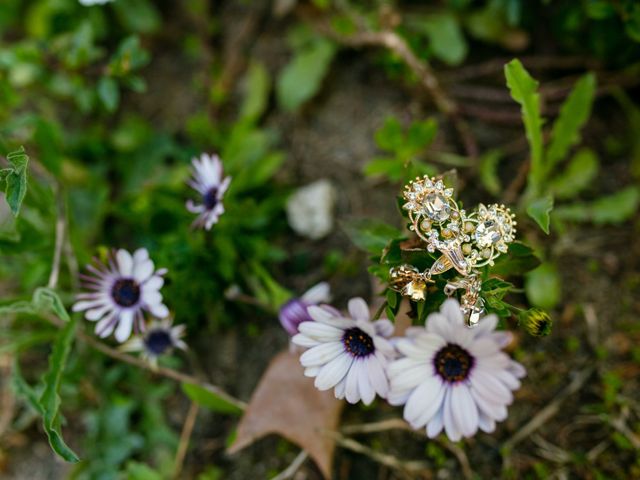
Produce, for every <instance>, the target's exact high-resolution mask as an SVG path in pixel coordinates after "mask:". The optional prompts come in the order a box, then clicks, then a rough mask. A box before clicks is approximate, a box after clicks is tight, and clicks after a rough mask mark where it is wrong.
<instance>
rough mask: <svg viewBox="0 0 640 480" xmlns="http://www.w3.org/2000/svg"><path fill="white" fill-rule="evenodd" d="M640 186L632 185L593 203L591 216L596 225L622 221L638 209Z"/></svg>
mask: <svg viewBox="0 0 640 480" xmlns="http://www.w3.org/2000/svg"><path fill="white" fill-rule="evenodd" d="M639 203H640V187H637V186H631V187H627V188H624V189H622V190H620V191H619V192H616V193H614V194H613V195H609V196H606V197H602V198H599V199H598V200H595V201H594V202H593V203H592V204H591V216H592V219H593V223H595V224H596V225H598V224H604V223H622V222H624V221H626V220H628V219H629V218H631V217H632V216H633V215H634V214H635V213H636V212H637V211H638V204H639Z"/></svg>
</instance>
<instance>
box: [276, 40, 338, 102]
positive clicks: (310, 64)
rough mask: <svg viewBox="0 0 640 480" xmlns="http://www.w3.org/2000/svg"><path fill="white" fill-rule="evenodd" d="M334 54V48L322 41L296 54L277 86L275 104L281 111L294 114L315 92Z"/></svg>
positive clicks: (326, 41)
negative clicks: (276, 103)
mask: <svg viewBox="0 0 640 480" xmlns="http://www.w3.org/2000/svg"><path fill="white" fill-rule="evenodd" d="M335 53H336V46H335V45H334V44H333V43H332V42H330V41H329V40H326V39H323V38H317V39H315V40H314V41H312V42H311V43H310V44H309V45H307V46H304V47H303V48H301V49H300V50H298V51H297V52H296V54H295V56H294V58H293V60H292V61H291V62H290V63H289V64H287V65H286V66H285V67H284V69H283V70H282V71H281V72H280V74H279V75H278V79H277V83H276V94H277V98H278V103H279V104H280V106H281V107H282V108H283V109H284V110H288V111H293V110H297V109H298V108H300V106H302V104H303V103H305V102H306V101H307V100H310V99H311V98H312V97H313V96H314V95H315V94H316V93H317V92H318V90H319V89H320V85H321V84H322V80H324V77H325V76H326V74H327V72H328V70H329V65H331V61H332V60H333V57H334V55H335Z"/></svg>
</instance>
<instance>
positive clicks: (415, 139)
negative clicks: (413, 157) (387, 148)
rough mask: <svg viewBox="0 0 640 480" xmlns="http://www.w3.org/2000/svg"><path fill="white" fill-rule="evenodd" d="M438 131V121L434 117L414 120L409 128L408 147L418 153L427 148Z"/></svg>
mask: <svg viewBox="0 0 640 480" xmlns="http://www.w3.org/2000/svg"><path fill="white" fill-rule="evenodd" d="M437 133H438V123H437V122H436V121H435V120H434V119H433V118H428V119H427V120H418V121H415V122H412V123H411V125H409V129H408V130H407V141H406V149H408V150H410V151H411V152H412V153H414V154H416V153H419V152H421V151H422V150H424V149H425V148H427V147H428V146H429V145H431V143H432V142H433V140H434V139H435V138H436V134H437Z"/></svg>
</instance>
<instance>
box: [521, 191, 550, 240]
mask: <svg viewBox="0 0 640 480" xmlns="http://www.w3.org/2000/svg"><path fill="white" fill-rule="evenodd" d="M551 210H553V196H551V195H545V196H544V197H540V198H537V199H535V200H533V201H532V202H530V203H529V205H527V214H528V215H529V216H530V217H531V218H533V219H534V220H535V221H536V223H537V224H538V225H539V226H540V228H541V229H542V231H543V232H544V233H546V234H547V235H548V234H549V214H550V213H551Z"/></svg>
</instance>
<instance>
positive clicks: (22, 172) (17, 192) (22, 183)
mask: <svg viewBox="0 0 640 480" xmlns="http://www.w3.org/2000/svg"><path fill="white" fill-rule="evenodd" d="M7 161H8V162H9V165H10V167H11V168H5V169H3V170H2V174H1V175H0V179H3V180H4V183H5V185H4V193H5V197H6V199H7V203H8V204H9V208H11V213H13V216H14V217H17V216H18V214H19V213H20V207H21V206H22V202H23V200H24V197H25V195H26V194H27V166H28V164H29V157H28V156H27V154H26V153H25V150H24V147H20V148H19V149H18V150H16V151H14V152H11V153H9V154H8V155H7Z"/></svg>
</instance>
